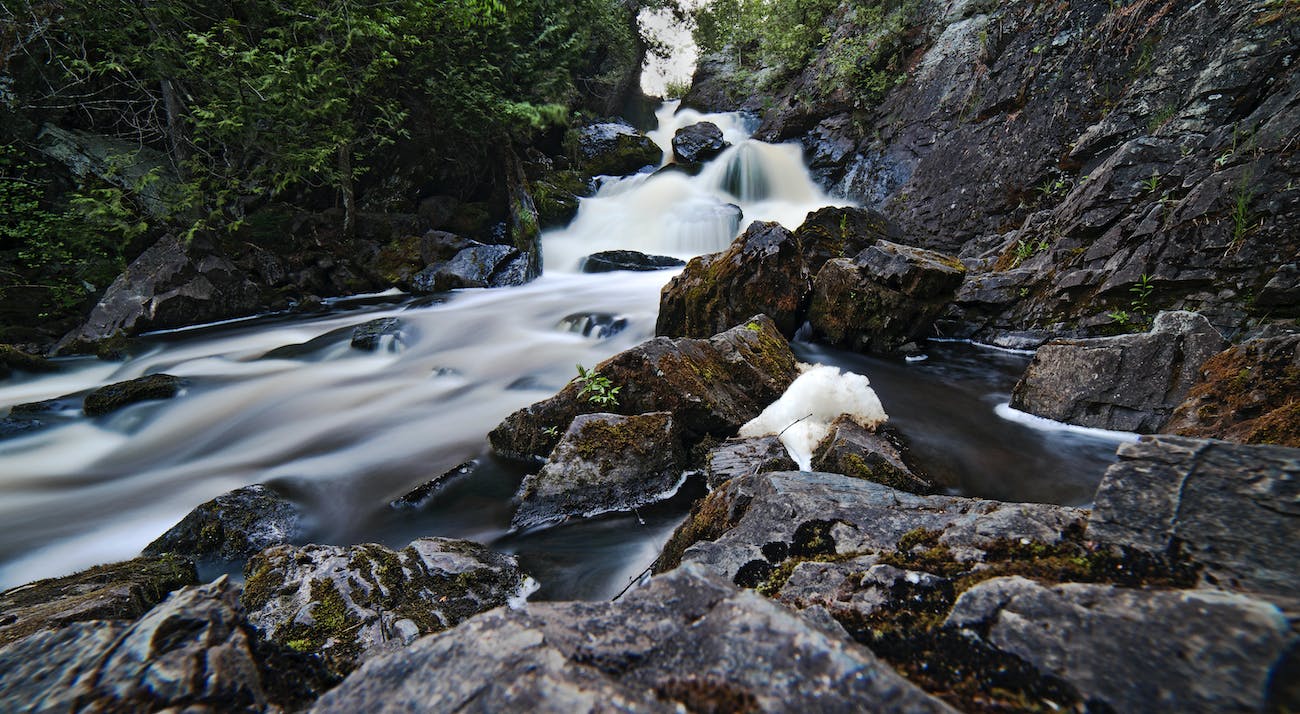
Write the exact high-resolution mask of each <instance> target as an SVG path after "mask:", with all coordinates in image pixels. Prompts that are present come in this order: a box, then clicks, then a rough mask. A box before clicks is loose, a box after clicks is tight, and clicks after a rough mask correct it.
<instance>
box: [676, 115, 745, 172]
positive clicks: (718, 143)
mask: <svg viewBox="0 0 1300 714" xmlns="http://www.w3.org/2000/svg"><path fill="white" fill-rule="evenodd" d="M728 146H731V142H729V141H727V140H725V139H723V138H722V130H721V129H719V128H718V125H717V124H714V123H713V122H709V121H702V122H699V123H697V124H691V125H690V126H684V127H682V128H680V129H678V130H677V133H675V134H673V157H674V158H675V159H677V160H678V161H681V162H684V163H688V164H693V163H697V162H700V161H708V160H709V159H712V158H713V157H715V156H717V155H718V154H721V153H722V151H723V149H726V148H727V147H728Z"/></svg>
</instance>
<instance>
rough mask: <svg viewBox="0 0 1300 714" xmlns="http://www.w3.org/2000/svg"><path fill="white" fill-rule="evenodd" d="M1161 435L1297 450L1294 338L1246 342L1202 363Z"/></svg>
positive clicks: (1299, 390)
mask: <svg viewBox="0 0 1300 714" xmlns="http://www.w3.org/2000/svg"><path fill="white" fill-rule="evenodd" d="M1163 431H1167V432H1169V433H1171V434H1180V435H1182V436H1192V437H1198V438H1214V439H1225V440H1228V441H1240V442H1244V443H1247V444H1276V445H1278V446H1293V447H1300V333H1293V334H1287V335H1278V336H1275V337H1264V338H1260V339H1254V340H1248V341H1246V342H1243V343H1241V344H1240V345H1234V346H1233V347H1230V348H1228V349H1226V350H1224V351H1223V352H1220V353H1219V354H1217V355H1215V356H1213V357H1211V358H1209V359H1208V360H1206V361H1205V363H1204V364H1202V365H1201V369H1200V375H1199V377H1198V379H1197V381H1196V384H1195V385H1193V386H1192V388H1191V389H1190V390H1189V391H1188V393H1187V399H1185V400H1184V401H1183V403H1182V404H1180V405H1178V408H1177V409H1175V410H1174V414H1173V416H1172V417H1171V418H1170V420H1169V423H1168V424H1166V425H1165V427H1164V429H1163Z"/></svg>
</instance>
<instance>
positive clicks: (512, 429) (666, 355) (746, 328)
mask: <svg viewBox="0 0 1300 714" xmlns="http://www.w3.org/2000/svg"><path fill="white" fill-rule="evenodd" d="M594 369H595V371H597V372H598V373H599V374H600V375H602V376H604V377H606V378H608V379H609V380H610V383H611V386H613V387H618V388H619V392H618V394H617V395H616V399H617V403H615V404H608V403H606V404H600V403H597V402H593V401H592V400H591V399H590V398H589V397H588V396H587V395H580V394H579V393H580V391H581V389H582V385H581V384H580V383H579V381H578V380H574V381H572V382H570V383H569V384H568V385H567V386H565V387H564V389H562V390H560V392H559V393H558V394H556V395H555V396H553V397H551V398H549V399H545V400H543V401H540V402H537V403H535V404H533V405H531V406H529V407H526V408H524V409H521V410H519V411H517V412H515V413H514V414H511V415H510V416H509V417H507V418H506V419H505V420H504V421H502V422H501V424H499V425H497V427H496V428H495V429H493V430H492V432H491V433H490V434H488V439H489V441H491V443H492V449H493V451H495V452H496V453H497V454H499V455H501V456H505V457H507V458H511V459H517V460H524V461H530V460H538V459H545V458H546V456H547V455H548V454H550V452H551V449H553V448H554V447H555V445H556V444H557V443H558V442H559V440H560V435H561V434H562V433H563V431H564V430H567V429H568V426H569V423H570V422H572V421H573V418H574V417H576V416H577V415H579V414H591V413H595V412H612V413H617V414H624V415H633V414H645V413H648V412H657V411H667V412H672V414H673V417H674V419H676V420H677V421H678V422H679V424H680V427H681V429H682V434H683V440H684V441H685V442H686V443H687V444H688V445H690V444H693V443H694V442H696V441H698V440H699V439H701V438H703V437H704V436H706V435H711V436H714V437H717V438H726V437H728V436H732V435H734V434H735V431H736V430H737V429H739V428H740V426H741V425H742V424H744V423H745V422H747V421H749V420H750V419H753V418H754V417H756V416H758V414H759V412H761V411H762V410H763V408H764V407H766V406H767V405H768V404H770V403H771V402H773V401H775V400H776V399H777V398H778V397H779V396H781V394H782V393H784V392H785V389H786V387H788V386H790V382H792V381H794V378H795V377H796V376H797V374H798V369H797V367H796V360H795V357H794V353H793V352H791V351H790V345H789V343H788V342H786V340H785V338H784V337H783V336H782V335H781V333H780V332H779V331H778V330H777V328H776V325H775V324H774V323H773V322H772V320H771V319H769V318H768V317H766V316H764V315H756V316H754V317H752V318H750V319H748V320H745V321H744V322H742V323H741V324H739V325H737V326H736V327H733V328H732V329H730V330H727V331H726V332H723V333H720V334H718V335H715V336H713V337H710V338H708V339H689V338H682V339H676V340H674V339H669V338H667V337H657V338H654V339H652V340H648V341H646V342H643V343H642V344H640V345H638V346H636V347H633V348H631V349H629V350H626V351H624V352H621V353H619V354H617V355H614V356H613V357H611V358H609V359H607V360H605V361H604V362H601V363H600V364H598V365H596V367H595V368H594Z"/></svg>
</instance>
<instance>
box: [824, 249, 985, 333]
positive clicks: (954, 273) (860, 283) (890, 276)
mask: <svg viewBox="0 0 1300 714" xmlns="http://www.w3.org/2000/svg"><path fill="white" fill-rule="evenodd" d="M965 272H966V269H965V267H963V266H962V264H961V263H960V262H959V261H957V260H956V259H955V258H951V257H949V256H945V255H942V254H940V253H936V252H933V251H928V250H922V249H920V248H911V247H908V246H904V245H899V244H897V243H890V242H888V241H883V240H882V241H877V242H876V244H875V245H873V246H871V247H869V248H867V249H866V250H863V251H862V252H861V253H859V254H858V255H857V256H856V257H854V258H853V259H851V260H850V259H845V258H835V259H832V260H829V261H827V262H826V264H825V265H824V266H822V269H821V270H820V271H818V273H817V277H816V279H815V280H814V281H813V289H812V300H811V302H810V304H809V307H808V322H809V324H810V325H811V326H812V332H813V336H814V338H815V339H818V340H822V341H824V342H827V343H828V344H831V345H837V346H843V347H847V348H850V349H854V350H858V351H861V352H885V353H888V352H895V351H897V350H898V349H899V348H900V347H902V346H903V345H905V344H907V343H908V342H913V341H916V340H919V339H922V338H923V337H925V336H926V334H927V333H928V332H929V330H930V328H931V326H932V324H933V323H934V320H935V318H936V317H938V315H939V313H940V311H942V309H943V307H944V306H945V305H946V304H947V303H948V302H949V301H950V300H951V299H952V297H953V295H954V294H955V292H956V290H957V288H958V287H959V286H960V285H961V282H962V279H963V277H964V276H965Z"/></svg>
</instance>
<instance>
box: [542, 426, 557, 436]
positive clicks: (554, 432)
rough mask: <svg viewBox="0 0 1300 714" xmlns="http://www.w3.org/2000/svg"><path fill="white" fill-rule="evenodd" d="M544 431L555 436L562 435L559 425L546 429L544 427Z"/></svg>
mask: <svg viewBox="0 0 1300 714" xmlns="http://www.w3.org/2000/svg"><path fill="white" fill-rule="evenodd" d="M542 433H543V434H545V435H547V436H549V437H551V438H554V437H557V436H559V435H560V428H559V427H558V426H548V427H546V428H545V429H542Z"/></svg>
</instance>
